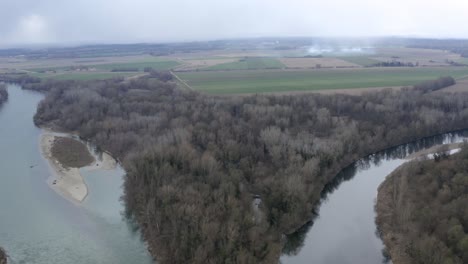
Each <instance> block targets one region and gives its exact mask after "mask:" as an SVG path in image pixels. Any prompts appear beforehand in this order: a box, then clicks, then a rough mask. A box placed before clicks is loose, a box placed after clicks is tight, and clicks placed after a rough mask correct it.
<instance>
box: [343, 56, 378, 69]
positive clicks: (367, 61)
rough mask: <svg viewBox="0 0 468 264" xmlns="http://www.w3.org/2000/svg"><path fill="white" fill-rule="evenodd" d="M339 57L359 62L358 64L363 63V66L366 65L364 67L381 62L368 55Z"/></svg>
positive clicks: (351, 61) (355, 62)
mask: <svg viewBox="0 0 468 264" xmlns="http://www.w3.org/2000/svg"><path fill="white" fill-rule="evenodd" d="M339 58H340V59H342V60H344V61H347V62H350V63H354V64H357V65H361V66H364V67H366V66H371V65H374V64H376V63H379V62H380V61H378V60H374V59H372V58H369V57H366V56H349V57H339Z"/></svg>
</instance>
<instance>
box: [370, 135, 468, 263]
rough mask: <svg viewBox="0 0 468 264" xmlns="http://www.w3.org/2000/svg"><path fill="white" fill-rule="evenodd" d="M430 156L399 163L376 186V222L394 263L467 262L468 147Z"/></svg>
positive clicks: (465, 145)
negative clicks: (457, 151) (431, 157)
mask: <svg viewBox="0 0 468 264" xmlns="http://www.w3.org/2000/svg"><path fill="white" fill-rule="evenodd" d="M425 154H426V153H425ZM425 154H424V155H425ZM433 156H434V159H429V158H428V157H426V158H424V157H423V158H421V159H415V160H413V161H411V162H408V163H405V164H403V165H402V166H400V167H399V168H398V169H397V170H395V171H394V172H393V173H391V174H390V175H389V176H388V177H387V178H386V179H385V181H384V182H383V183H382V184H381V185H380V186H379V189H378V196H377V202H376V205H375V209H376V212H377V216H376V223H377V226H378V229H379V234H380V236H381V238H382V240H383V242H384V244H385V246H386V249H385V254H386V255H387V256H388V257H389V258H391V260H392V262H393V263H394V264H413V263H414V264H441V263H442V264H446V263H448V264H462V263H467V262H468V232H466V231H467V230H468V211H467V210H466V204H467V203H468V196H467V193H468V174H467V170H466V168H467V166H468V145H467V144H466V143H463V144H462V145H461V150H460V152H459V153H456V154H453V155H449V148H442V149H439V150H438V151H437V152H436V153H434V155H433Z"/></svg>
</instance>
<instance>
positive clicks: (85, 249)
mask: <svg viewBox="0 0 468 264" xmlns="http://www.w3.org/2000/svg"><path fill="white" fill-rule="evenodd" d="M8 92H9V100H8V101H7V102H6V103H5V104H4V105H3V106H2V107H0V151H1V154H0V246H1V247H3V248H5V249H6V251H7V253H8V254H9V255H10V257H11V263H14V264H19V263H24V264H30V263H31V264H54V263H58V264H67V263H69V264H81V263H82V264H90V263H93V264H94V263H97V264H101V263H102V264H107V263H108V264H119V263H122V264H128V263H138V264H140V263H143V264H146V263H152V261H151V258H150V256H149V254H148V253H147V250H146V247H145V244H144V243H143V242H142V241H141V239H140V234H139V233H138V232H135V231H134V230H133V229H132V227H131V225H129V224H128V223H127V221H125V219H124V218H123V217H122V211H123V205H122V204H121V202H120V201H119V198H120V196H121V195H122V188H121V186H122V181H123V179H122V176H123V175H124V171H123V170H122V169H121V168H116V169H115V170H110V171H84V170H82V175H83V176H84V178H85V181H86V183H87V185H88V189H89V195H88V197H87V198H86V199H85V201H84V202H83V204H82V205H75V204H73V203H71V202H69V201H68V200H66V199H64V198H62V197H61V196H59V195H58V194H57V193H55V192H54V191H53V190H52V189H51V188H49V186H48V185H47V183H46V180H47V178H48V177H49V175H50V173H51V171H50V168H49V165H48V163H47V161H46V160H45V159H44V158H43V157H42V155H41V154H40V150H39V138H40V135H41V133H42V131H41V129H39V128H37V127H35V126H34V124H33V115H34V113H35V112H36V107H37V104H38V102H39V101H40V100H41V99H42V98H43V96H42V95H41V94H39V93H36V92H31V91H24V90H21V89H20V87H18V86H13V85H10V86H9V87H8Z"/></svg>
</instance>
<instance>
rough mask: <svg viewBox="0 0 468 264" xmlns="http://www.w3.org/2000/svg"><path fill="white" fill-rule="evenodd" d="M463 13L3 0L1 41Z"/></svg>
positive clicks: (224, 32)
mask: <svg viewBox="0 0 468 264" xmlns="http://www.w3.org/2000/svg"><path fill="white" fill-rule="evenodd" d="M466 13H468V3H467V2H466V1H465V0H446V1H444V2H443V3H441V2H440V1H436V0H412V1H408V0H393V1H384V0H354V1H353V0H349V1H346V0H328V1H321V0H320V1H319V0H310V1H305V0H304V1H300V0H288V1H286V0H269V1H267V0H236V1H233V0H224V1H223V0H198V1H195V0H164V1H163V0H80V1H71V0H2V1H0V22H2V23H0V46H12V45H16V44H34V43H51V44H54V43H59V44H71V43H90V42H94V43H96V42H102V43H109V42H166V41H185V40H206V39H220V38H235V37H257V36H387V35H418V36H429V37H460V38H467V37H468V29H467V28H466V27H465V25H466V24H468V23H467V22H468V17H467V16H466ZM448 14H449V15H448Z"/></svg>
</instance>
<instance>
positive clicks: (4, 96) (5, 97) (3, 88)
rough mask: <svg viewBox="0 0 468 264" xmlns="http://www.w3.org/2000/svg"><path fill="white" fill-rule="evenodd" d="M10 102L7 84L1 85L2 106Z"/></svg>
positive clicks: (0, 101) (0, 99)
mask: <svg viewBox="0 0 468 264" xmlns="http://www.w3.org/2000/svg"><path fill="white" fill-rule="evenodd" d="M6 100H8V91H7V89H6V85H5V84H1V83H0V105H2V104H3V103H4V102H5V101H6Z"/></svg>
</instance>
